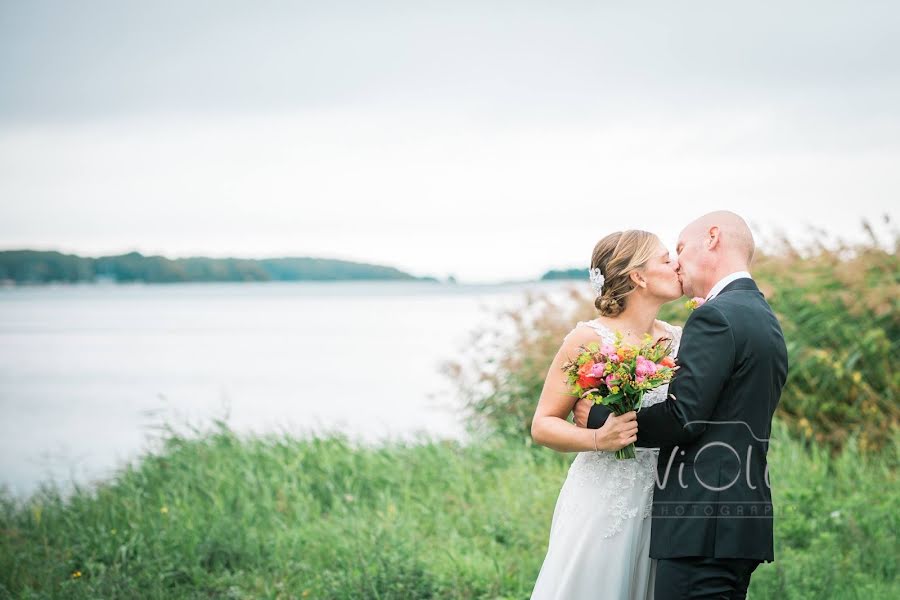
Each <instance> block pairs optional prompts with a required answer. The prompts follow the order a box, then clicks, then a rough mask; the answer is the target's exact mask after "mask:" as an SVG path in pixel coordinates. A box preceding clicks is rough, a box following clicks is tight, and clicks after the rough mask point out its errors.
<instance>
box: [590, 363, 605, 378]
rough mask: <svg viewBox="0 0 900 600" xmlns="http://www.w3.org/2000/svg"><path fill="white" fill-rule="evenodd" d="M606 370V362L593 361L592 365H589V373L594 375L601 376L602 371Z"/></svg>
mask: <svg viewBox="0 0 900 600" xmlns="http://www.w3.org/2000/svg"><path fill="white" fill-rule="evenodd" d="M605 371H606V363H602V362H599V363H595V364H594V366H593V367H591V375H592V376H594V377H598V378H600V377H603V373H604V372H605Z"/></svg>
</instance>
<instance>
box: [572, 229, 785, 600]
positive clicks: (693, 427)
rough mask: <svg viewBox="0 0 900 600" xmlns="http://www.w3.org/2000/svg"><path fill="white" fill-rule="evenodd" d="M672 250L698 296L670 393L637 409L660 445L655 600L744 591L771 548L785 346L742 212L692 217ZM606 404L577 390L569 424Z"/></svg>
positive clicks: (642, 432) (648, 438)
mask: <svg viewBox="0 0 900 600" xmlns="http://www.w3.org/2000/svg"><path fill="white" fill-rule="evenodd" d="M676 251H677V253H678V262H679V275H680V277H681V282H682V286H683V288H684V293H685V295H686V296H688V297H693V296H700V297H701V298H704V297H705V299H706V301H705V303H703V304H702V305H701V306H699V307H698V308H696V309H695V310H694V311H693V312H692V313H691V315H690V316H689V317H688V320H687V322H686V323H685V325H684V330H683V333H682V338H681V343H680V347H679V350H678V358H677V362H678V364H679V365H680V369H679V370H678V371H677V372H676V374H675V377H674V379H672V381H671V383H670V384H669V394H670V397H669V399H667V400H666V401H665V402H660V403H659V404H655V405H653V406H650V407H648V408H645V409H643V410H641V411H639V412H638V415H637V422H638V440H637V445H638V446H649V447H657V446H658V447H659V448H660V451H659V462H658V467H657V487H656V490H655V492H654V498H653V517H654V520H653V523H652V527H651V537H650V556H651V557H652V558H656V559H659V560H658V563H657V570H656V585H655V598H656V600H668V599H675V598H678V599H682V598H745V597H746V594H747V586H748V585H749V584H750V575H751V574H752V573H753V570H754V569H755V568H756V567H757V566H758V565H759V564H760V563H761V562H763V561H767V562H771V561H773V560H774V558H775V557H774V552H773V548H772V538H773V534H772V519H773V512H772V495H771V492H770V490H769V478H768V467H767V465H766V452H767V450H768V438H769V433H770V430H771V424H772V413H774V411H775V406H776V405H777V404H778V400H779V398H780V396H781V390H782V387H783V386H784V382H785V379H786V378H787V370H788V362H787V349H786V347H785V343H784V337H783V335H782V332H781V327H780V325H779V323H778V320H777V319H776V318H775V314H774V313H773V312H772V309H771V308H770V307H769V305H768V303H767V302H766V300H765V298H764V297H763V295H762V293H761V292H760V291H759V288H757V287H756V283H754V281H753V279H752V278H751V277H750V273H749V272H748V271H749V265H750V260H751V259H752V257H753V251H754V242H753V236H752V234H751V233H750V229H749V228H748V227H747V224H746V223H745V222H744V220H743V219H741V217H739V216H738V215H736V214H734V213H731V212H726V211H719V212H714V213H710V214H708V215H704V216H703V217H700V218H699V219H697V220H696V221H694V222H693V223H691V224H690V225H688V226H687V227H686V228H685V229H684V230H683V231H682V232H681V234H680V236H679V239H678V247H677V249H676ZM673 396H674V398H673ZM609 414H610V411H609V410H608V409H607V408H606V407H604V406H602V405H594V404H592V403H591V402H590V401H589V400H582V401H579V402H578V404H577V405H576V408H575V422H576V423H577V424H578V425H579V426H582V427H584V426H585V425H586V426H587V427H589V428H599V427H600V426H601V425H602V424H603V422H604V421H605V420H606V418H607V417H608V416H609Z"/></svg>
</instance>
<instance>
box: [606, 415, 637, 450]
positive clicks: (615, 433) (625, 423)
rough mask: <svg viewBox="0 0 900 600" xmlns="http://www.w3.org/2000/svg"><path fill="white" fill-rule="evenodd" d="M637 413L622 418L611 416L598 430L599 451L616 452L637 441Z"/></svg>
mask: <svg viewBox="0 0 900 600" xmlns="http://www.w3.org/2000/svg"><path fill="white" fill-rule="evenodd" d="M637 430H638V424H637V413H636V412H635V411H633V410H632V411H630V412H627V413H625V414H624V415H622V416H616V415H614V414H610V415H609V417H607V418H606V422H605V423H604V424H603V426H602V427H600V429H598V430H597V433H596V436H597V449H598V450H607V451H610V452H612V451H615V450H621V449H622V448H624V447H625V446H627V445H628V444H633V443H634V442H636V441H637Z"/></svg>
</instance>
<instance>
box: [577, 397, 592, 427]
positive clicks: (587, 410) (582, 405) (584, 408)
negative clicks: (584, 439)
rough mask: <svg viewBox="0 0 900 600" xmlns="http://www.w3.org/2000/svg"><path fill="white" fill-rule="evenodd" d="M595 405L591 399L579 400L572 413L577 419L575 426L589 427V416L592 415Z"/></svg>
mask: <svg viewBox="0 0 900 600" xmlns="http://www.w3.org/2000/svg"><path fill="white" fill-rule="evenodd" d="M593 405H594V403H593V401H591V400H590V399H589V398H579V399H578V402H576V403H575V408H574V409H573V410H572V413H573V415H574V417H575V424H576V425H577V426H578V427H582V428H584V427H587V421H588V415H589V414H591V407H592V406H593Z"/></svg>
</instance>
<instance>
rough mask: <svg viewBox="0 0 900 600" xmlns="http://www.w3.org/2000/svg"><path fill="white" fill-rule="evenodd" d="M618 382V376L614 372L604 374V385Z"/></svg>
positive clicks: (612, 384) (610, 385)
mask: <svg viewBox="0 0 900 600" xmlns="http://www.w3.org/2000/svg"><path fill="white" fill-rule="evenodd" d="M618 382H619V376H618V375H616V374H615V373H612V374H611V375H607V376H606V385H607V386H609V387H612V386H614V385H616V384H617V383H618Z"/></svg>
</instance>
